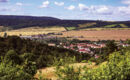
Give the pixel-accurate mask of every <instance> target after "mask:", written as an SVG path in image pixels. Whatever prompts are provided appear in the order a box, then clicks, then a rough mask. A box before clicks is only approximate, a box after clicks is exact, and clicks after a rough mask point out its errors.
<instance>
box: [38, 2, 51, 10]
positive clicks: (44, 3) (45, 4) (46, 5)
mask: <svg viewBox="0 0 130 80" xmlns="http://www.w3.org/2000/svg"><path fill="white" fill-rule="evenodd" d="M49 4H50V2H49V1H45V2H43V3H42V5H41V6H40V8H46V7H48V5H49Z"/></svg>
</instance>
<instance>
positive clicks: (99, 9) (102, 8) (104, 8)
mask: <svg viewBox="0 0 130 80" xmlns="http://www.w3.org/2000/svg"><path fill="white" fill-rule="evenodd" d="M108 10H109V8H108V7H107V6H101V7H99V8H97V10H96V11H97V12H98V13H104V12H107V11H108Z"/></svg>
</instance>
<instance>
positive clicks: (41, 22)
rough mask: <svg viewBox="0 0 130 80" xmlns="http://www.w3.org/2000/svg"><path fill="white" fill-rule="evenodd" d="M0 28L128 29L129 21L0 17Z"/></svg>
mask: <svg viewBox="0 0 130 80" xmlns="http://www.w3.org/2000/svg"><path fill="white" fill-rule="evenodd" d="M0 26H4V27H9V28H10V29H20V28H27V27H33V26H39V27H51V26H63V27H65V28H66V27H76V28H74V29H84V28H108V27H111V28H117V27H119V28H124V27H125V28H130V21H117V22H108V21H99V20H97V21H95V20H61V19H58V18H53V17H33V16H12V15H10V16H9V15H0Z"/></svg>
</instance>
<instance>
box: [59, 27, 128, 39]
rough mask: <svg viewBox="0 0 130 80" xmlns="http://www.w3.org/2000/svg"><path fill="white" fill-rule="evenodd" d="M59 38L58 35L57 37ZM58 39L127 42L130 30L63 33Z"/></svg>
mask: <svg viewBox="0 0 130 80" xmlns="http://www.w3.org/2000/svg"><path fill="white" fill-rule="evenodd" d="M57 36H58V35H57ZM81 36H82V37H81ZM58 37H69V38H70V39H80V40H92V41H96V40H120V39H121V40H126V39H130V30H128V29H124V30H79V31H68V32H63V35H59V36H58Z"/></svg>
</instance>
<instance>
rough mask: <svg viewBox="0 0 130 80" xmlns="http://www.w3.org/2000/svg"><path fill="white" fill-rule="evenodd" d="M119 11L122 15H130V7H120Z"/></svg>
mask: <svg viewBox="0 0 130 80" xmlns="http://www.w3.org/2000/svg"><path fill="white" fill-rule="evenodd" d="M118 11H119V12H120V13H123V14H127V15H130V6H121V7H118Z"/></svg>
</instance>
